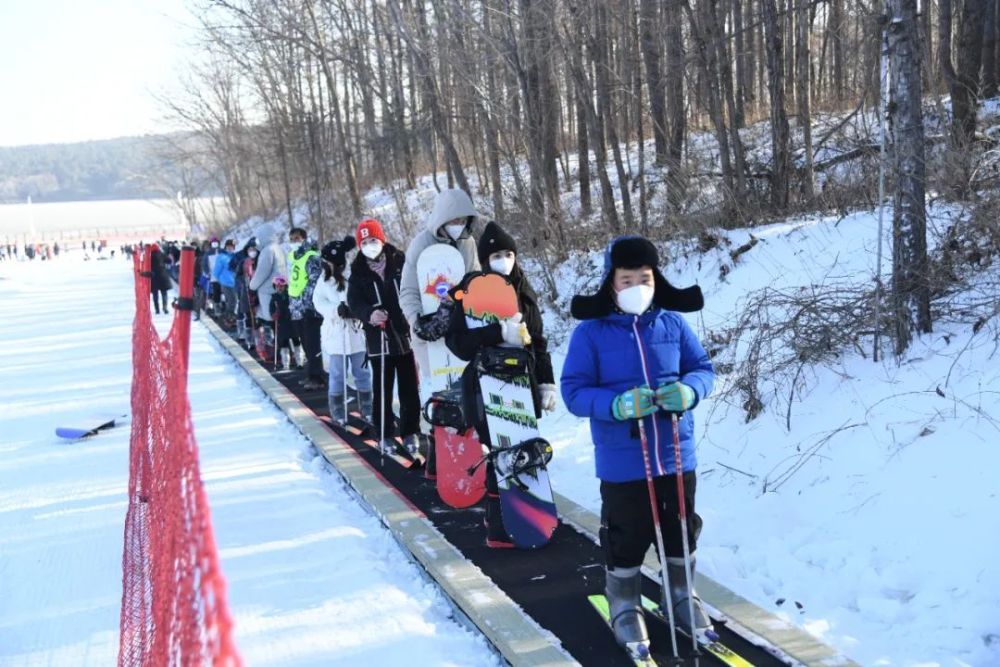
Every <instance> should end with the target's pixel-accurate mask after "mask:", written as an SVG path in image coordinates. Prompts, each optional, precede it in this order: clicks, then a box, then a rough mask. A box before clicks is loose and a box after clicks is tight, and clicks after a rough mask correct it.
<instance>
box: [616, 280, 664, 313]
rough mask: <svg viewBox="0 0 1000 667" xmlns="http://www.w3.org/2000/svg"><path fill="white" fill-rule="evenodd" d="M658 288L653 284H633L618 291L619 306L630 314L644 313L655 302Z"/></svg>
mask: <svg viewBox="0 0 1000 667" xmlns="http://www.w3.org/2000/svg"><path fill="white" fill-rule="evenodd" d="M655 292H656V288H655V287H653V286H652V285H633V286H632V287H626V288H625V289H623V290H621V291H620V292H617V293H616V297H617V299H618V307H619V308H621V309H622V311H623V312H626V313H629V314H630V315H642V314H643V313H645V312H646V311H647V310H649V305H650V304H651V303H653V294H654V293H655Z"/></svg>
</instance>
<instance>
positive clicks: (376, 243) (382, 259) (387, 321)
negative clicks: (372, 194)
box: [347, 218, 420, 454]
mask: <svg viewBox="0 0 1000 667" xmlns="http://www.w3.org/2000/svg"><path fill="white" fill-rule="evenodd" d="M355 239H356V240H357V242H358V245H359V246H360V248H361V252H360V253H359V254H358V256H357V257H355V259H354V261H353V262H352V263H351V277H350V278H349V279H348V281H347V307H348V308H349V309H350V312H351V314H352V315H353V316H354V317H356V318H357V319H359V320H361V322H362V325H363V326H364V330H365V340H366V346H367V348H368V360H369V361H370V362H371V369H372V377H373V379H374V381H375V392H374V394H375V395H374V397H373V400H374V403H375V406H376V407H375V408H374V410H373V417H374V418H373V419H372V425H373V426H374V427H375V431H376V432H377V433H379V434H380V435H381V434H385V438H384V439H383V440H382V442H380V443H379V445H380V446H381V447H382V448H383V450H385V451H394V450H395V449H396V443H395V440H394V439H393V437H392V421H393V413H392V389H393V384H394V383H397V382H398V387H397V389H398V394H399V435H401V436H402V437H403V441H404V445H405V446H406V449H407V450H408V451H409V452H410V453H411V454H413V453H416V452H417V447H418V436H419V434H420V394H419V386H418V382H417V367H416V362H415V361H414V359H413V350H412V349H411V348H410V326H409V324H408V323H407V322H406V318H405V317H404V316H403V311H402V310H401V309H400V307H399V281H400V278H401V276H402V274H403V262H404V260H405V258H404V256H403V253H402V251H400V250H399V249H398V248H396V247H395V246H394V245H391V244H389V243H386V240H385V233H384V232H383V231H382V225H381V224H380V223H379V221H378V220H373V219H371V218H369V219H366V220H362V221H361V223H360V224H359V225H358V229H357V232H356V233H355Z"/></svg>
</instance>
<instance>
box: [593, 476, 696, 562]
mask: <svg viewBox="0 0 1000 667" xmlns="http://www.w3.org/2000/svg"><path fill="white" fill-rule="evenodd" d="M697 482H698V480H697V476H696V475H695V473H694V471H691V472H686V473H684V504H685V506H686V510H687V525H688V545H689V546H690V548H691V552H692V553H693V552H694V550H695V547H696V545H697V542H698V533H700V532H701V525H702V521H701V517H700V516H698V515H697V514H695V511H694V495H695V487H696V486H697ZM654 486H655V488H656V500H657V505H658V506H659V510H660V528H661V530H662V531H663V546H664V549H665V551H666V552H667V557H669V558H680V557H681V556H683V555H684V550H683V542H682V538H681V523H680V511H679V509H678V505H677V482H676V478H675V477H674V475H672V474H670V475H664V476H662V477H657V478H655V479H654ZM655 540H656V532H655V529H654V527H653V512H652V509H651V508H650V504H649V491H648V489H647V487H646V480H645V479H640V480H638V481H635V482H601V548H602V549H603V550H604V557H605V560H606V561H607V565H608V567H636V566H637V565H642V561H643V558H644V557H645V555H646V551H647V550H648V549H649V547H650V545H651V544H653V542H654V541H655Z"/></svg>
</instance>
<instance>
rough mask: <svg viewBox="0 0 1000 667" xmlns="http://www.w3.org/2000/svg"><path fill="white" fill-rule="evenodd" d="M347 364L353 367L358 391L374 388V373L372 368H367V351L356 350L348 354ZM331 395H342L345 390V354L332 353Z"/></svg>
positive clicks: (330, 366) (355, 385)
mask: <svg viewBox="0 0 1000 667" xmlns="http://www.w3.org/2000/svg"><path fill="white" fill-rule="evenodd" d="M347 365H348V366H350V367H351V374H352V375H353V376H354V387H355V388H356V389H357V390H358V391H362V392H366V393H367V392H370V391H371V390H372V373H371V369H370V368H365V353H364V352H355V353H354V354H349V355H347ZM329 368H330V383H329V385H328V387H329V394H330V396H341V395H342V392H343V391H344V355H342V354H331V355H330V363H329Z"/></svg>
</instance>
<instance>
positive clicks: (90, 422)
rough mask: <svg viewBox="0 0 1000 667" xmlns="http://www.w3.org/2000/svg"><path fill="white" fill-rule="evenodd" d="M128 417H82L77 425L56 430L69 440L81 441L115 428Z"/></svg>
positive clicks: (110, 413)
mask: <svg viewBox="0 0 1000 667" xmlns="http://www.w3.org/2000/svg"><path fill="white" fill-rule="evenodd" d="M126 417H127V415H126V414H125V413H113V412H109V413H106V414H96V415H90V416H87V417H82V418H80V419H79V420H77V421H76V422H75V423H72V424H67V425H66V426H59V427H57V428H56V435H57V436H59V437H60V438H66V439H67V440H79V439H80V438H88V437H90V436H92V435H97V434H98V433H99V432H100V431H103V430H105V429H109V428H114V427H115V426H116V425H118V424H119V423H121V422H122V421H123V420H124V419H125V418H126Z"/></svg>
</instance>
